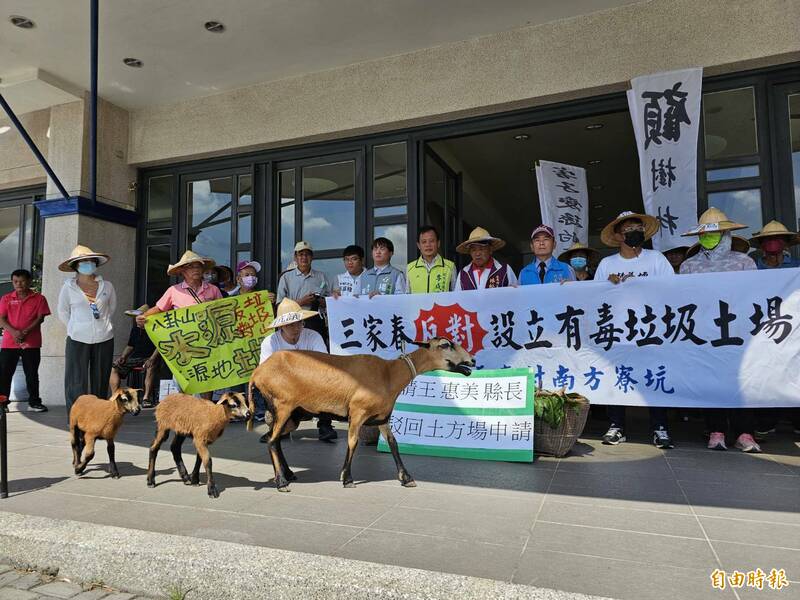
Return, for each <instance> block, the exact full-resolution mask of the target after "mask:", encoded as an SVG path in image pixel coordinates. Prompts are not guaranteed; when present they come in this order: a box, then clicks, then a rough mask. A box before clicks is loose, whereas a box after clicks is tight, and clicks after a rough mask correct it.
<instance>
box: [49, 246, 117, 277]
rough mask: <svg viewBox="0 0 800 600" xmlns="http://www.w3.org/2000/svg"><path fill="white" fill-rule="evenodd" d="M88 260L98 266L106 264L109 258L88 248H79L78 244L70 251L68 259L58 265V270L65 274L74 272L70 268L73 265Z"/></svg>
mask: <svg viewBox="0 0 800 600" xmlns="http://www.w3.org/2000/svg"><path fill="white" fill-rule="evenodd" d="M88 259H94V260H96V261H97V265H98V266H100V265H104V264H106V263H107V262H108V260H109V256H108V254H103V253H102V252H95V251H94V250H92V249H91V248H89V247H88V246H81V245H80V244H78V245H77V246H75V248H74V249H73V250H72V254H70V255H69V258H68V259H67V260H65V261H64V262H62V263H61V264H60V265H58V270H59V271H64V272H65V273H69V272H71V271H74V270H75V269H74V268H73V266H72V264H73V263H76V262H79V261H81V260H88Z"/></svg>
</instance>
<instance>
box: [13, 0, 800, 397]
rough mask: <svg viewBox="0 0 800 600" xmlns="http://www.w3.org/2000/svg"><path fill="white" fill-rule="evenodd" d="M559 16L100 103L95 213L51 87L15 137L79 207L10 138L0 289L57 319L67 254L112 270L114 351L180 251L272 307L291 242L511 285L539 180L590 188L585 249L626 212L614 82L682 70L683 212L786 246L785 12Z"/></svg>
mask: <svg viewBox="0 0 800 600" xmlns="http://www.w3.org/2000/svg"><path fill="white" fill-rule="evenodd" d="M567 4H569V3H567ZM573 4H574V7H573V9H574V10H573V13H574V14H572V15H571V16H569V17H568V18H560V19H556V20H547V19H546V17H542V19H541V20H542V21H544V22H535V23H533V24H530V25H525V24H524V23H521V24H520V26H517V27H514V28H511V29H506V30H504V31H499V32H494V33H491V34H488V35H482V36H480V37H471V38H469V39H463V40H461V41H448V42H447V43H443V44H439V45H433V46H430V47H425V48H421V49H417V50H414V51H410V52H405V53H401V54H395V55H391V56H388V55H387V56H384V57H378V58H373V59H371V60H367V61H362V62H356V63H352V64H346V65H343V66H339V67H336V68H332V69H327V70H323V71H315V72H308V73H301V74H295V75H293V76H291V77H288V78H283V79H278V80H271V81H264V82H262V83H255V84H252V85H248V86H246V87H236V88H233V89H227V90H213V92H214V93H213V95H208V94H204V95H197V96H194V97H191V98H187V99H183V100H180V101H177V102H172V103H154V104H152V105H151V104H148V103H146V102H145V103H141V102H138V103H135V105H131V106H128V107H123V106H121V104H124V102H117V103H116V104H115V103H114V102H111V101H108V100H104V101H102V102H101V104H100V111H99V135H100V137H99V168H98V173H99V179H98V194H99V195H100V196H101V197H102V200H101V201H99V202H97V203H92V202H91V201H89V200H88V199H87V198H86V197H85V196H86V194H85V192H83V191H82V190H86V189H88V187H89V185H88V177H89V173H88V164H87V155H88V152H87V144H88V136H87V132H88V120H87V119H88V110H87V105H88V103H87V98H86V95H85V93H84V92H83V91H81V89H80V86H75V85H72V86H69V85H62V84H61V83H53V79H52V78H50V79H48V80H47V83H48V85H49V86H51V87H54V88H57V89H58V90H59V92H60V94H51V95H53V96H54V98H51V99H50V100H49V102H50V103H51V104H48V101H46V100H45V99H43V100H42V102H41V103H39V104H36V103H35V102H30V100H31V98H33V97H35V96H36V94H37V93H38V92H37V90H36V89H34V87H32V86H30V87H27V88H25V87H23V88H21V89H20V90H19V93H20V94H22V95H23V96H24V100H25V102H23V101H22V100H20V104H21V105H25V106H26V107H30V108H31V110H24V111H22V114H21V115H20V118H21V120H22V121H23V124H24V125H25V127H26V128H27V129H28V131H29V133H30V134H31V136H32V137H33V139H34V140H35V141H36V142H37V145H38V146H39V148H40V149H42V151H43V153H44V154H45V156H46V157H47V159H48V161H49V162H50V164H51V165H52V166H53V169H54V170H55V172H56V173H57V174H58V176H59V178H60V179H61V180H62V182H63V183H64V185H65V187H66V188H67V190H69V191H70V194H74V197H73V198H72V200H71V201H69V202H66V201H64V200H63V199H59V198H58V197H57V194H56V190H55V188H54V186H53V184H52V182H49V181H47V179H46V177H45V175H44V172H43V170H42V169H41V167H39V166H38V164H36V162H35V160H34V159H33V157H32V155H31V154H30V152H29V151H28V150H27V148H26V147H25V146H24V145H23V144H22V141H21V140H20V139H19V137H18V136H17V135H16V132H15V131H14V130H13V129H11V130H10V131H6V132H4V133H2V134H0V281H7V279H8V276H9V274H10V272H11V270H13V269H14V268H19V267H26V268H31V267H34V268H35V270H36V272H37V275H38V274H40V276H41V285H42V290H43V292H44V293H45V294H46V296H47V297H48V299H49V300H50V302H51V306H53V305H54V304H55V301H56V298H57V295H58V291H59V289H60V287H61V285H62V282H63V274H62V273H60V272H59V271H58V270H57V265H58V264H59V263H60V262H61V261H62V260H63V259H64V258H65V257H66V256H67V255H68V254H69V252H70V250H71V249H72V247H73V246H75V245H76V244H77V243H81V244H84V245H88V246H90V247H92V248H93V249H95V250H98V251H103V252H108V253H109V254H111V256H112V260H111V262H109V264H108V265H107V266H105V267H103V275H104V276H105V277H107V278H109V279H111V280H112V281H113V282H114V284H115V286H116V287H117V291H118V295H119V301H120V309H119V310H118V313H119V314H118V316H117V318H116V320H115V327H116V329H117V331H118V335H117V350H118V351H119V350H121V348H122V347H123V346H124V343H125V340H126V339H127V333H128V329H129V327H130V325H131V324H130V321H129V320H127V319H128V318H127V317H124V316H122V310H123V309H124V308H125V307H127V306H137V305H138V304H141V303H143V302H149V303H151V304H152V303H153V301H154V299H156V298H157V297H158V296H159V295H160V294H161V292H163V290H164V289H165V288H166V286H168V285H169V284H170V279H169V278H168V277H167V276H166V267H167V265H168V264H169V263H170V262H175V261H176V260H177V258H178V257H179V256H180V255H181V254H182V253H183V251H185V250H187V249H190V248H191V249H193V250H195V251H196V252H199V253H200V254H205V255H209V256H211V257H213V258H214V259H215V260H216V261H217V262H218V263H220V264H227V265H232V264H235V263H236V262H237V261H238V260H241V259H244V258H253V259H256V260H259V261H260V262H261V263H262V264H263V265H264V267H265V269H264V271H263V272H262V276H261V283H260V285H261V286H262V287H263V288H264V289H274V287H275V284H276V282H277V277H278V275H279V273H280V272H281V270H282V269H284V268H285V267H286V266H287V264H288V262H289V261H290V260H291V249H292V247H293V246H294V244H295V242H296V241H299V240H300V239H304V240H307V241H309V242H310V243H311V244H312V246H313V247H314V248H315V265H316V266H317V268H320V269H322V270H325V271H328V272H330V273H335V272H338V271H340V270H341V267H342V264H341V251H342V249H343V248H344V247H345V246H347V245H348V244H352V243H357V244H360V245H362V246H365V247H368V246H369V243H370V241H371V240H372V239H373V238H374V237H377V236H385V237H388V238H389V239H391V240H392V241H393V242H394V244H395V258H394V260H393V262H395V263H396V264H397V265H398V266H400V265H401V264H402V263H404V262H405V261H406V260H408V259H410V258H413V257H414V256H416V254H415V253H416V246H415V231H416V229H417V228H418V227H419V226H420V225H422V224H433V225H435V226H436V227H437V228H438V229H439V230H440V231H441V232H442V236H443V248H444V251H445V253H446V255H447V257H448V258H455V255H454V248H455V246H456V245H457V244H458V242H459V241H461V240H462V239H463V238H464V236H465V232H468V231H469V230H470V229H471V228H472V227H474V226H477V225H482V226H484V227H486V228H487V229H489V230H490V231H491V232H492V233H495V234H496V235H500V236H501V237H504V238H505V239H506V240H507V241H508V249H507V251H506V254H505V255H504V258H506V259H507V260H508V261H509V262H511V263H512V264H513V265H515V266H516V267H519V266H521V265H522V264H523V263H524V262H526V261H527V260H528V258H527V256H526V252H527V235H529V232H530V230H531V229H532V228H533V226H535V225H536V224H538V219H539V218H540V217H539V215H538V201H537V199H536V182H535V175H534V174H533V173H532V167H533V164H534V162H535V161H536V160H540V159H542V160H556V161H560V162H568V163H571V164H576V165H579V166H584V167H585V168H587V173H588V183H589V186H590V204H591V208H590V212H589V219H590V241H591V242H593V244H594V245H596V246H599V245H600V243H599V239H598V237H597V236H598V235H599V231H600V229H601V228H602V226H603V225H604V224H605V223H607V222H608V221H610V220H611V219H612V218H613V217H614V216H616V214H617V213H619V212H621V211H622V210H626V209H634V210H636V209H638V210H641V208H642V199H641V192H640V189H639V178H638V158H637V156H636V147H635V143H634V141H633V133H632V128H631V125H630V116H629V114H628V109H627V102H626V98H625V90H626V89H627V87H628V85H629V81H630V79H631V78H633V77H636V76H638V75H643V74H647V73H656V72H661V71H669V70H674V69H681V68H687V67H693V66H700V67H703V69H704V83H703V109H702V123H701V126H702V131H701V139H700V144H699V152H698V167H699V168H698V189H699V197H698V210H700V211H702V210H703V209H704V208H706V207H707V206H710V205H715V206H718V207H720V208H723V210H725V211H726V212H727V213H728V215H729V216H731V217H732V218H736V219H737V220H741V221H742V222H744V223H746V224H748V225H749V226H750V227H751V229H753V230H755V229H757V228H759V227H760V226H761V225H762V224H763V223H765V222H767V221H769V220H771V219H778V220H780V221H782V222H784V223H785V224H786V225H787V226H789V227H790V228H795V227H797V226H798V219H800V36H798V35H797V32H798V31H800V2H797V1H781V0H762V1H758V2H756V1H743V0H739V1H736V0H734V1H721V0H710V1H708V2H702V3H698V2H689V1H686V0H669V1H666V0H665V1H659V2H617V3H614V2H610V3H608V4H609V5H612V4H613V5H614V6H609V7H608V8H606V9H605V10H602V11H600V12H588V11H587V10H586V9H585V7H584V5H583V3H580V2H575V3H573ZM542 10H544V9H542ZM39 18H41V19H44V18H46V17H44V16H42V17H35V18H34V19H35V20H36V19H39ZM476 18H477V17H476ZM101 31H102V29H101ZM229 32H230V28H229ZM26 33H29V32H20V35H22V34H26ZM223 35H226V34H223ZM101 40H102V33H101ZM353 43H354V44H357V43H358V41H354V42H353ZM101 45H102V41H101ZM101 54H102V52H101ZM87 61H88V57H87ZM144 68H147V61H145V67H144ZM209 68H211V69H213V68H214V67H213V66H210V67H209ZM0 75H2V73H0ZM55 75H56V76H58V75H61V74H59V73H56V74H55ZM258 76H259V73H258V72H256V73H254V74H253V77H255V80H256V81H258ZM34 79H35V80H36V81H41V80H43V79H46V78H43V77H42V76H37V77H35V78H34ZM179 83H180V82H176V85H178V84H179ZM12 87H13V86H12ZM2 89H3V88H2V87H1V86H0V90H2ZM101 90H102V87H101ZM4 93H5V92H4ZM101 94H102V91H101ZM40 95H42V96H44V95H43V94H40ZM9 102H10V103H12V106H13V102H11V99H9ZM3 125H6V121H4V120H3V119H0V126H3ZM2 129H3V127H0V131H2ZM44 334H45V347H44V351H43V367H42V372H43V373H44V372H47V373H59V376H58V377H54V378H47V377H45V378H43V398H45V401H46V402H47V401H51V402H58V401H59V400H60V399H62V396H63V390H62V388H61V378H60V373H61V372H62V371H63V347H64V335H65V332H64V328H63V327H62V326H61V324H60V323H58V322H57V320H56V319H54V318H51V319H48V320H47V321H46V322H45V327H44ZM48 379H52V381H47V380H48ZM62 401H63V400H62Z"/></svg>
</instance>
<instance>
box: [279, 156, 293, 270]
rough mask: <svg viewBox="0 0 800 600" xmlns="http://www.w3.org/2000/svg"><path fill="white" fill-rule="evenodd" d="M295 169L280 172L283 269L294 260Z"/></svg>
mask: <svg viewBox="0 0 800 600" xmlns="http://www.w3.org/2000/svg"><path fill="white" fill-rule="evenodd" d="M294 188H295V185H294V169H287V170H286V171H279V172H278V189H279V190H280V193H281V240H280V243H281V269H286V267H288V266H289V263H291V262H292V258H293V251H294V244H295V239H294V201H295V199H296V196H295V189H294Z"/></svg>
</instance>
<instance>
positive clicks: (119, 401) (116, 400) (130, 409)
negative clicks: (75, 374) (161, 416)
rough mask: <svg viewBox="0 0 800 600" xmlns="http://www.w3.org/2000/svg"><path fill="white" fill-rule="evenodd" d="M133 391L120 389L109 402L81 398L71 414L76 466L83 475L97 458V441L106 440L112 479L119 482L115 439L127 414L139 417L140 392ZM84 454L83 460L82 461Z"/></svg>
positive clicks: (72, 441) (77, 472)
mask: <svg viewBox="0 0 800 600" xmlns="http://www.w3.org/2000/svg"><path fill="white" fill-rule="evenodd" d="M140 391H141V390H137V389H133V388H120V389H118V390H117V391H116V392H114V393H113V394H111V398H109V399H108V400H103V399H102V398H98V397H97V396H94V395H92V394H84V395H83V396H79V397H78V399H77V400H75V403H74V404H73V405H72V408H71V409H70V411H69V439H70V443H71V444H72V466H73V467H74V468H75V474H76V475H80V474H81V473H83V472H84V471H85V470H86V465H88V464H89V461H90V460H92V458H94V443H95V440H105V441H106V445H107V446H108V464H109V472H110V473H111V477H112V478H114V479H119V476H120V475H119V470H118V469H117V463H116V461H115V460H114V437H115V436H116V435H117V431H119V427H120V425H122V417H123V416H124V415H125V413H130V414H132V415H134V416H135V415H138V414H139V411H141V407H140V406H139V392H140ZM81 455H83V460H81Z"/></svg>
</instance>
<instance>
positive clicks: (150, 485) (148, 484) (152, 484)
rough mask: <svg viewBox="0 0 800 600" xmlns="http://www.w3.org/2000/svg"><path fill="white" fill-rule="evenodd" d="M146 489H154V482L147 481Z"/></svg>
mask: <svg viewBox="0 0 800 600" xmlns="http://www.w3.org/2000/svg"><path fill="white" fill-rule="evenodd" d="M147 487H149V488H154V487H156V482H155V481H148V482H147Z"/></svg>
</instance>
